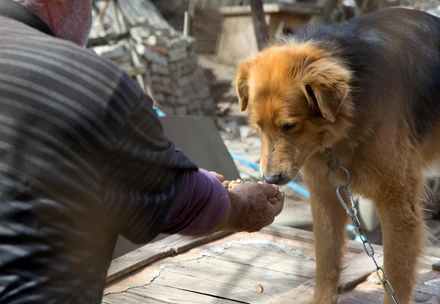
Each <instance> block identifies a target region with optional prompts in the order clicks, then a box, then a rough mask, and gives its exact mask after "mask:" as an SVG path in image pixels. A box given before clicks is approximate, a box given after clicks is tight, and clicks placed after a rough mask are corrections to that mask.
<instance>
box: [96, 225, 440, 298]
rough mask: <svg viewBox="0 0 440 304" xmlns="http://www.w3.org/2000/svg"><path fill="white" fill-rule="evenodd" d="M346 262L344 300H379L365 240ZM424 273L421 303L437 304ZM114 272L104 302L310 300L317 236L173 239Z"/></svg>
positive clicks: (269, 231)
mask: <svg viewBox="0 0 440 304" xmlns="http://www.w3.org/2000/svg"><path fill="white" fill-rule="evenodd" d="M375 252H376V253H375V256H376V259H377V261H378V263H379V264H382V263H383V256H382V254H383V253H382V247H380V246H375ZM343 262H344V265H343V266H344V267H343V271H342V274H341V279H340V281H339V289H340V290H341V291H340V301H339V303H345V304H355V303H361V304H362V303H370V304H371V303H381V299H382V296H383V290H382V287H381V286H380V285H375V284H373V283H370V282H368V281H366V280H365V279H366V277H367V276H369V275H370V274H371V273H372V272H374V264H373V263H372V261H371V260H370V258H369V257H368V256H367V255H366V254H365V253H364V252H363V248H362V245H361V244H358V243H356V242H348V244H347V252H346V254H345V255H344V261H343ZM116 273H117V276H115V274H116ZM420 274H421V278H420V280H421V283H420V284H419V285H418V286H417V288H416V291H415V293H414V299H415V301H416V303H431V304H432V303H437V302H435V301H437V299H440V273H439V272H436V271H433V270H431V264H430V260H429V259H427V261H426V263H425V264H423V265H422V267H421V268H420ZM109 276H112V277H111V278H112V281H111V282H110V283H109V284H108V285H107V287H106V289H105V292H104V299H103V303H106V304H113V303H118V304H125V303H128V304H138V303H153V304H155V303H172V304H190V303H191V304H192V303H195V304H199V303H200V304H202V303H203V304H205V303H206V304H209V303H219V304H232V303H257V304H258V303H269V304H270V303H276V304H290V303H294V304H301V303H304V304H305V303H310V302H311V299H312V296H313V291H314V288H315V279H314V276H315V250H314V247H313V234H312V233H311V232H308V231H302V230H298V229H294V228H288V227H283V226H270V227H267V228H265V229H263V230H262V231H261V232H258V233H236V234H230V235H217V236H216V237H213V238H211V239H209V238H202V239H187V238H182V239H179V237H177V236H173V237H169V238H166V239H164V240H162V241H160V243H159V244H156V245H154V244H152V245H150V246H145V247H143V248H142V250H141V251H138V252H136V253H133V254H131V255H127V256H125V257H121V258H119V259H118V261H117V262H114V263H112V265H111V267H110V272H109ZM115 278H117V279H115ZM142 300H143V302H142ZM139 301H141V302H139Z"/></svg>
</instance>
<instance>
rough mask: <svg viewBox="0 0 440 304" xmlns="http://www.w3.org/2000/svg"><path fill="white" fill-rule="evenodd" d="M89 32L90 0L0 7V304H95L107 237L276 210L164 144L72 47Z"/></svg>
mask: <svg viewBox="0 0 440 304" xmlns="http://www.w3.org/2000/svg"><path fill="white" fill-rule="evenodd" d="M90 26H91V0H1V1H0V33H1V39H0V175H1V178H0V200H1V202H0V239H1V242H0V286H1V288H0V303H100V302H101V299H102V293H103V288H104V284H105V278H106V271H107V269H108V267H109V265H110V262H111V257H112V251H113V249H114V246H115V242H116V239H117V236H118V235H119V234H122V235H123V236H125V237H126V238H128V239H129V240H131V241H132V242H135V243H148V242H149V241H151V240H152V239H153V238H154V237H155V236H157V235H158V234H159V233H161V232H162V233H170V234H183V235H194V236H198V235H204V234H210V233H214V232H217V231H249V232H252V231H258V230H260V229H261V228H262V227H264V226H266V225H268V224H270V223H271V222H272V221H273V220H274V217H275V216H276V215H277V214H279V213H280V212H281V209H282V207H283V201H284V196H283V193H282V192H280V191H279V189H278V188H277V187H276V186H272V185H268V184H260V183H246V184H243V185H241V186H239V187H237V188H235V189H233V190H231V191H229V192H228V191H226V190H225V189H224V187H223V186H222V184H221V182H220V181H221V180H222V176H221V175H218V174H216V173H213V172H208V171H206V170H204V169H201V168H198V167H197V166H196V165H195V164H194V163H193V162H192V161H190V160H189V159H188V158H187V157H186V156H185V155H184V154H183V153H182V152H180V151H179V150H178V149H176V148H175V147H174V145H173V143H171V142H170V141H169V140H168V139H167V138H166V137H165V136H164V134H163V129H162V126H161V124H160V121H159V119H158V117H157V115H156V113H155V111H154V109H153V107H152V100H151V98H150V97H149V96H147V95H145V94H144V92H143V91H142V90H141V89H140V87H139V86H138V85H137V84H136V83H135V82H134V81H133V80H132V79H131V78H130V77H129V76H127V75H126V74H125V73H123V72H122V71H121V70H120V69H119V68H118V67H117V66H116V65H114V64H112V63H111V62H109V61H107V60H105V59H103V58H100V57H98V56H97V55H95V54H93V53H92V52H91V51H89V50H87V49H85V48H84V45H85V43H86V41H87V35H88V32H89V29H90ZM271 197H277V198H278V202H277V203H270V202H269V200H268V198H271Z"/></svg>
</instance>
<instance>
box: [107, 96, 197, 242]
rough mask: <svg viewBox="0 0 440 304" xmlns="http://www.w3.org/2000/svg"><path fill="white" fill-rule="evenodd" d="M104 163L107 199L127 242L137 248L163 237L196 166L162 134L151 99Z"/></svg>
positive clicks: (134, 114) (142, 105) (141, 105)
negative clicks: (188, 175)
mask: <svg viewBox="0 0 440 304" xmlns="http://www.w3.org/2000/svg"><path fill="white" fill-rule="evenodd" d="M118 137H119V138H120V140H119V141H118V143H117V144H116V145H115V148H114V149H113V151H112V152H111V153H110V154H109V155H108V157H107V158H106V169H105V172H104V175H103V176H104V183H103V187H102V189H103V191H104V193H103V196H104V199H105V206H106V208H108V212H109V213H110V214H112V216H113V217H114V219H115V223H117V224H118V225H120V229H121V231H122V233H123V235H124V236H125V237H127V238H128V239H130V240H131V241H133V242H136V243H144V242H148V241H150V240H151V239H152V238H154V237H155V236H156V235H157V234H159V233H160V232H161V231H162V229H163V227H164V224H165V221H166V219H167V218H168V215H169V211H170V208H171V207H172V205H173V203H174V202H175V201H176V200H177V198H178V196H179V194H180V193H181V192H182V187H183V186H184V173H185V171H186V170H188V169H197V167H196V166H195V165H194V164H193V163H192V162H191V161H190V160H188V158H187V157H186V156H185V155H184V154H183V153H182V152H181V151H179V150H176V149H175V147H174V145H173V144H172V143H171V142H170V141H169V140H168V139H167V138H166V137H165V136H164V135H163V129H162V126H161V124H160V122H159V120H158V117H157V115H156V113H155V111H154V110H153V109H152V101H151V98H149V97H147V96H143V100H142V102H141V103H139V105H138V106H137V107H136V108H135V109H134V110H133V112H132V114H131V116H130V120H129V121H128V122H127V124H126V125H125V126H124V127H123V128H122V129H121V131H120V133H119V134H118Z"/></svg>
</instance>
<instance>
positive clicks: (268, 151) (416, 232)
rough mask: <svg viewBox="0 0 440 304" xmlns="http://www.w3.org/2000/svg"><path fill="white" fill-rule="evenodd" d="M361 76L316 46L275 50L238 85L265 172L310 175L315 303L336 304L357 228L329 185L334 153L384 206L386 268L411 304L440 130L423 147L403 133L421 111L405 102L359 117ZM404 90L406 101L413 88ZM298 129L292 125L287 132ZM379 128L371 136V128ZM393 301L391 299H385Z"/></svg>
mask: <svg viewBox="0 0 440 304" xmlns="http://www.w3.org/2000/svg"><path fill="white" fill-rule="evenodd" d="M352 76H353V75H352V72H351V71H350V69H349V68H348V66H347V65H346V64H345V63H344V62H343V61H342V60H340V59H338V57H337V56H333V54H331V53H328V52H325V51H323V50H322V49H320V48H319V47H318V46H316V45H314V44H313V43H312V42H307V43H303V44H296V45H294V44H284V45H275V46H271V47H268V48H267V49H265V50H263V51H262V52H260V53H259V54H257V55H256V56H255V57H253V58H251V59H249V60H246V61H245V62H243V63H242V64H241V65H239V67H238V71H237V77H236V79H235V82H234V83H235V86H236V89H237V94H238V96H239V100H240V105H241V109H242V110H245V109H246V108H248V110H249V123H250V125H251V126H252V127H253V128H254V129H255V130H257V131H258V132H260V135H261V141H262V155H261V163H260V167H261V170H262V171H263V173H264V174H265V175H267V176H274V175H277V174H282V175H283V176H285V177H286V178H288V179H289V180H290V179H292V178H293V177H294V176H295V175H296V174H297V173H298V171H299V170H300V169H301V171H302V174H303V176H304V180H305V182H306V184H307V186H308V189H309V190H310V194H311V208H312V214H313V219H314V233H315V237H316V256H317V265H316V280H317V282H316V289H315V294H314V298H313V303H316V304H324V303H336V302H337V292H338V290H337V284H338V279H339V275H340V263H341V256H342V254H343V252H342V248H343V245H344V239H345V225H346V224H347V223H348V217H347V215H346V214H345V212H344V210H343V209H342V207H341V205H340V203H339V201H338V200H337V198H336V195H335V192H334V191H333V190H331V189H330V188H329V187H328V186H327V185H326V179H325V175H326V172H327V165H326V162H327V156H326V154H325V153H324V150H325V148H326V147H331V148H332V151H333V154H334V156H335V157H336V158H338V159H339V161H340V163H341V165H343V166H345V167H346V168H347V169H348V170H349V171H350V173H351V176H352V183H351V187H352V190H353V192H355V193H359V194H362V195H363V196H365V197H368V198H370V199H372V200H373V201H374V202H375V204H376V207H377V209H378V211H379V214H380V217H381V225H382V230H383V240H384V244H383V245H384V254H385V270H386V272H387V274H388V278H389V280H390V282H391V283H392V285H393V287H394V289H395V292H396V296H397V299H398V300H399V303H401V304H403V303H410V301H411V299H412V292H413V288H414V285H415V284H416V282H417V278H416V267H417V261H418V257H419V256H420V255H421V253H422V248H423V243H424V241H425V236H426V234H425V230H424V224H423V218H422V205H421V200H422V191H423V174H422V169H423V168H424V167H425V166H427V165H428V164H430V163H431V162H432V161H433V160H435V159H436V158H438V156H439V155H438V151H440V128H437V130H436V136H435V137H434V138H433V139H432V140H430V141H428V142H427V144H424V145H419V144H416V142H417V141H416V140H414V136H413V133H412V132H413V131H411V128H409V127H408V126H399V127H397V126H398V124H397V123H396V122H397V121H404V119H402V117H403V116H408V115H412V113H410V112H408V111H409V110H408V108H405V107H404V106H403V105H404V103H400V104H399V103H396V102H392V101H390V102H384V103H383V104H384V105H383V108H382V110H383V112H377V111H376V112H373V113H365V114H361V113H357V112H356V111H355V110H354V105H353V102H352V99H351V92H352V90H353V88H352V86H351V84H352ZM307 86H310V88H311V89H312V91H313V93H314V95H315V96H314V97H313V95H311V94H308V92H307V89H306V87H307ZM400 93H401V94H402V96H403V97H402V98H404V94H405V92H404V88H402V92H400ZM389 97H390V96H387V95H386V94H383V95H382V96H381V98H384V99H385V98H389ZM398 97H399V95H396V96H395V97H394V98H398ZM389 100H391V99H389ZM389 100H388V99H387V101H389ZM384 113H387V116H386V117H385V116H384ZM364 121H366V122H369V123H366V124H363V123H362V122H364ZM360 122H361V123H360ZM375 122H378V123H377V124H376V123H375ZM292 124H295V126H294V127H293V128H292V129H289V130H284V129H283V128H288V126H289V125H290V126H291V125H292ZM355 125H356V127H354V126H355ZM377 125H378V127H377V128H376V129H375V130H374V134H372V133H373V131H372V127H371V126H377ZM373 135H374V136H373ZM331 179H332V183H333V184H334V185H337V184H340V183H343V182H344V181H345V176H344V174H343V173H342V172H339V171H338V172H336V173H334V174H332V175H331ZM384 303H392V302H391V300H390V299H389V298H388V297H387V296H385V297H384Z"/></svg>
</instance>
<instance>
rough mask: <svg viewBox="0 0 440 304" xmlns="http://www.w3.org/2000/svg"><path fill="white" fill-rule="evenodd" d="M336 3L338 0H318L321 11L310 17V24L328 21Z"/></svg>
mask: <svg viewBox="0 0 440 304" xmlns="http://www.w3.org/2000/svg"><path fill="white" fill-rule="evenodd" d="M337 4H338V0H318V5H319V6H320V7H322V13H321V14H320V15H314V16H313V17H312V18H310V24H317V23H326V22H328V21H330V17H331V15H332V12H333V9H334V8H335V7H336V5H337Z"/></svg>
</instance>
